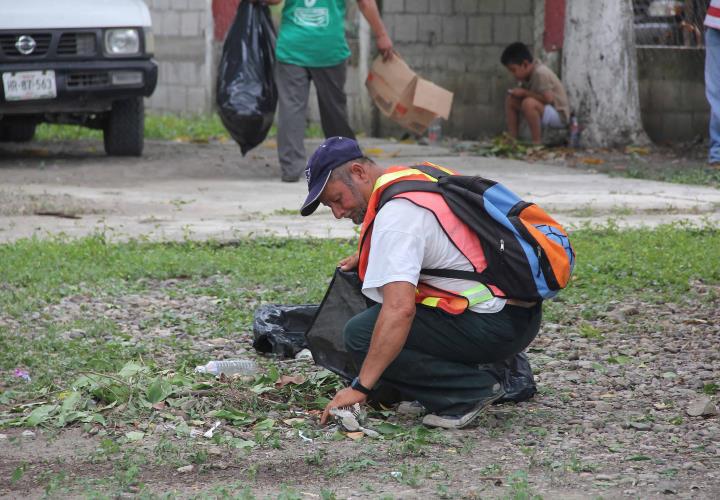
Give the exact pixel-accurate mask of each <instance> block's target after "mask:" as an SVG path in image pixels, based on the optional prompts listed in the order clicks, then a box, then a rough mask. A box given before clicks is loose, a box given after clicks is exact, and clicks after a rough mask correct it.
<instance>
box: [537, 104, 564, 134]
mask: <svg viewBox="0 0 720 500" xmlns="http://www.w3.org/2000/svg"><path fill="white" fill-rule="evenodd" d="M542 125H543V127H551V128H564V127H565V122H564V121H563V119H562V118H561V117H560V113H558V111H557V109H555V108H554V107H553V106H552V105H551V104H546V105H545V109H544V110H543V115H542Z"/></svg>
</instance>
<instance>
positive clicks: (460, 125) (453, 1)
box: [375, 0, 541, 139]
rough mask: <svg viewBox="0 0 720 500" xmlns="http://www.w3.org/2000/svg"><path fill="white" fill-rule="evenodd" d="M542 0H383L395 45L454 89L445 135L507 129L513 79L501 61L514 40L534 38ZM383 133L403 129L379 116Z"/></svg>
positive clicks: (428, 75)
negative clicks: (538, 4)
mask: <svg viewBox="0 0 720 500" xmlns="http://www.w3.org/2000/svg"><path fill="white" fill-rule="evenodd" d="M538 1H541V0H443V1H431V0H384V1H383V2H382V6H383V19H384V21H385V24H386V26H387V28H388V30H389V31H390V36H391V37H392V40H393V42H394V44H395V48H396V50H397V51H398V52H399V53H400V55H401V56H402V57H403V58H404V59H405V60H406V61H407V62H408V64H409V65H410V66H411V67H412V68H413V69H414V70H415V71H416V72H417V73H418V74H419V75H421V76H422V77H424V78H427V79H429V80H431V81H433V82H435V83H437V84H438V85H441V86H443V87H445V88H447V89H448V90H451V91H452V92H454V93H455V98H454V102H453V108H452V112H451V115H450V119H449V121H448V122H446V123H444V124H443V134H448V135H451V136H455V137H464V138H469V139H475V138H478V137H484V136H491V135H495V134H498V133H500V132H502V131H503V130H504V127H505V119H504V99H505V94H506V91H507V88H508V87H510V86H512V85H513V83H514V82H513V80H512V78H511V77H510V75H509V73H508V72H507V70H506V69H505V68H504V67H503V66H502V65H501V64H500V54H501V53H502V51H503V49H504V48H505V47H506V46H507V45H508V44H510V43H512V42H515V41H522V42H525V43H527V44H528V45H530V46H531V47H532V45H533V42H534V40H535V32H534V30H535V24H534V15H535V3H536V2H538ZM377 129H378V130H376V131H375V132H376V133H378V134H380V135H398V134H401V133H402V130H401V129H399V127H397V126H396V125H394V124H393V123H392V122H390V121H389V120H387V119H385V118H384V117H382V118H380V120H379V126H378V127H377Z"/></svg>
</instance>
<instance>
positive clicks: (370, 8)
mask: <svg viewBox="0 0 720 500" xmlns="http://www.w3.org/2000/svg"><path fill="white" fill-rule="evenodd" d="M357 3H358V9H360V12H362V15H363V16H364V17H365V19H367V22H368V24H369V25H370V29H372V31H373V33H375V45H377V48H378V50H379V51H380V53H381V54H382V56H383V60H385V61H387V60H388V59H390V58H391V57H392V53H393V43H392V40H390V36H389V35H388V33H387V30H386V29H385V24H384V23H383V22H382V18H381V17H380V11H379V10H378V6H377V3H376V2H375V0H357Z"/></svg>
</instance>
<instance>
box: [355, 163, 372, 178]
mask: <svg viewBox="0 0 720 500" xmlns="http://www.w3.org/2000/svg"><path fill="white" fill-rule="evenodd" d="M350 174H351V175H352V176H354V177H356V178H357V179H358V180H360V181H362V182H368V181H369V180H370V176H369V175H368V172H367V168H366V167H365V164H364V163H360V162H358V161H355V162H353V163H352V164H351V165H350Z"/></svg>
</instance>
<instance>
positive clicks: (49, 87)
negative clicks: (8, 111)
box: [2, 69, 57, 101]
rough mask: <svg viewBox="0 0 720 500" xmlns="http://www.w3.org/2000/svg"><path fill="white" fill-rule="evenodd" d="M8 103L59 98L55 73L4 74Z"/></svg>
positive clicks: (27, 72)
mask: <svg viewBox="0 0 720 500" xmlns="http://www.w3.org/2000/svg"><path fill="white" fill-rule="evenodd" d="M2 78H3V89H4V90H5V100H6V101H28V100H31V99H53V98H55V97H57V88H56V86H55V71H53V70H51V69H49V70H47V71H18V72H16V73H3V76H2Z"/></svg>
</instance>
